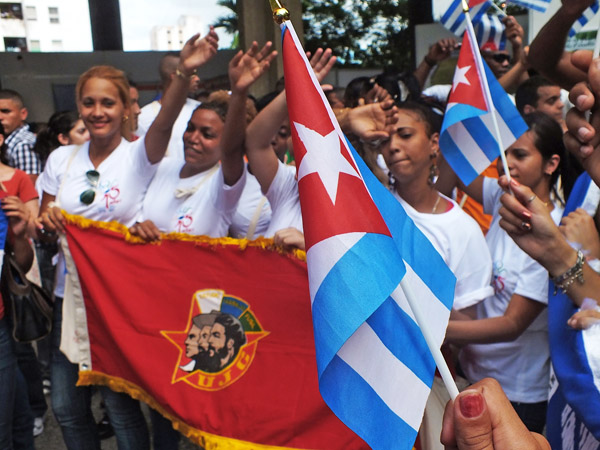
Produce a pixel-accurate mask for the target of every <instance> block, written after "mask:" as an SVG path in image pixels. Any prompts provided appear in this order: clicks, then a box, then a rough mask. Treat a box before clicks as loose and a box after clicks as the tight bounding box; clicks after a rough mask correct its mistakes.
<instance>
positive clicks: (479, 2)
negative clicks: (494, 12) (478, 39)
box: [440, 0, 492, 36]
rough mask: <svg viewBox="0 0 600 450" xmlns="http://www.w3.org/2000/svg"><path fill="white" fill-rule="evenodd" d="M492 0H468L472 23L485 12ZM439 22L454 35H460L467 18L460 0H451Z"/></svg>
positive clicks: (477, 20) (476, 21)
mask: <svg viewBox="0 0 600 450" xmlns="http://www.w3.org/2000/svg"><path fill="white" fill-rule="evenodd" d="M491 4H492V0H470V1H469V8H470V9H469V12H470V14H471V20H472V21H473V23H474V24H475V23H478V22H479V20H480V19H481V17H482V16H483V15H484V14H485V13H486V12H487V10H488V8H489V7H490V5H491ZM440 22H441V24H442V25H443V26H444V27H446V28H447V29H448V30H450V31H452V32H453V33H454V34H455V35H457V36H461V35H462V34H463V32H464V31H465V28H466V27H467V20H466V16H465V13H464V12H463V9H462V0H453V1H452V3H451V4H450V6H449V7H448V9H447V10H446V12H445V13H444V14H443V15H442V17H441V18H440Z"/></svg>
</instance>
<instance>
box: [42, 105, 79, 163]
mask: <svg viewBox="0 0 600 450" xmlns="http://www.w3.org/2000/svg"><path fill="white" fill-rule="evenodd" d="M78 120H79V115H78V114H77V112H76V111H58V112H55V113H54V114H52V116H50V119H49V120H48V124H47V125H46V127H45V128H44V129H43V130H41V131H40V132H39V133H38V134H37V138H36V140H35V145H34V146H33V151H34V152H36V153H37V154H38V155H39V157H40V159H41V160H42V164H44V163H45V162H46V160H47V159H48V155H49V154H50V153H51V152H52V150H54V149H56V148H57V147H60V146H61V145H62V144H61V143H60V141H59V140H58V136H59V135H60V134H64V135H68V134H69V132H70V131H71V130H72V129H73V127H74V126H75V124H76V123H77V121H78Z"/></svg>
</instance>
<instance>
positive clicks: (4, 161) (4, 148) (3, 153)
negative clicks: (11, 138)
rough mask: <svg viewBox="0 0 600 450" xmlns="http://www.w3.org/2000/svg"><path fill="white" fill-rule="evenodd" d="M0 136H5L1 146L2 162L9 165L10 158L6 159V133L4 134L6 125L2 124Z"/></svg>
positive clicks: (0, 125) (0, 160)
mask: <svg viewBox="0 0 600 450" xmlns="http://www.w3.org/2000/svg"><path fill="white" fill-rule="evenodd" d="M0 135H2V136H4V140H3V141H2V145H0V162H2V163H3V164H6V165H8V158H7V157H6V133H5V132H4V125H2V122H0Z"/></svg>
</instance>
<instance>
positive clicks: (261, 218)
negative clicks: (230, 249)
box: [229, 169, 271, 239]
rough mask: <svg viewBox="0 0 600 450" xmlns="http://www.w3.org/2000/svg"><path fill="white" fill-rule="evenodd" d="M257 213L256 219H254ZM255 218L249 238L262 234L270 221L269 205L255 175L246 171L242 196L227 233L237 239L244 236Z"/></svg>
mask: <svg viewBox="0 0 600 450" xmlns="http://www.w3.org/2000/svg"><path fill="white" fill-rule="evenodd" d="M246 171H247V169H246ZM259 208H260V210H259ZM257 214H258V220H256V215H257ZM255 220H256V228H255V229H254V233H253V234H252V236H249V239H254V238H256V237H258V236H263V235H264V234H265V232H266V231H267V228H269V223H270V222H271V205H270V204H269V201H268V200H267V198H266V197H265V196H264V195H263V193H262V191H261V189H260V184H259V183H258V180H257V179H256V177H255V176H254V175H252V174H251V173H250V172H248V173H246V185H245V186H244V191H243V192H242V197H241V198H240V201H239V203H238V206H237V210H236V211H235V214H234V216H233V220H232V222H231V225H230V226H229V235H230V236H231V237H234V238H237V239H243V238H245V237H246V234H247V233H248V228H249V227H250V224H251V223H252V222H253V221H255Z"/></svg>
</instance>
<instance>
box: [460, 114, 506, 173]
mask: <svg viewBox="0 0 600 450" xmlns="http://www.w3.org/2000/svg"><path fill="white" fill-rule="evenodd" d="M463 125H464V127H465V129H466V130H467V131H468V132H469V134H470V135H471V136H472V137H473V139H475V142H477V144H479V148H480V149H481V151H483V153H484V154H485V156H486V157H487V159H488V160H489V161H490V163H491V162H492V161H494V160H495V159H496V158H497V157H498V156H499V155H500V147H499V146H498V142H497V141H496V138H495V136H494V135H493V134H492V132H491V130H490V129H488V128H487V125H486V124H485V123H484V122H483V120H481V117H472V118H470V119H467V120H464V121H463Z"/></svg>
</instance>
